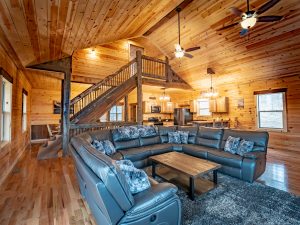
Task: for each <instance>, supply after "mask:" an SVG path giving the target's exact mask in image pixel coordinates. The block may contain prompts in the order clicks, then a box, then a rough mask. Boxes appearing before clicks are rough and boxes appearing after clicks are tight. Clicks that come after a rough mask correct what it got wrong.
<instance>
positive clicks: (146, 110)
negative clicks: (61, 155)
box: [143, 101, 154, 113]
mask: <svg viewBox="0 0 300 225" xmlns="http://www.w3.org/2000/svg"><path fill="white" fill-rule="evenodd" d="M152 105H154V103H153V102H150V101H144V102H143V113H151V106H152Z"/></svg>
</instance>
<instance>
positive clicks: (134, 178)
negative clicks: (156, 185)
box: [116, 160, 151, 194]
mask: <svg viewBox="0 0 300 225" xmlns="http://www.w3.org/2000/svg"><path fill="white" fill-rule="evenodd" d="M116 164H117V165H118V166H119V167H120V169H121V171H122V172H123V174H124V175H125V178H126V181H127V183H128V185H129V188H130V192H131V193H132V194H137V193H139V192H141V191H144V190H146V189H148V188H150V187H151V184H150V182H149V179H148V176H147V174H146V173H145V171H144V170H140V169H137V168H135V167H134V165H133V163H132V162H131V161H130V160H119V161H116Z"/></svg>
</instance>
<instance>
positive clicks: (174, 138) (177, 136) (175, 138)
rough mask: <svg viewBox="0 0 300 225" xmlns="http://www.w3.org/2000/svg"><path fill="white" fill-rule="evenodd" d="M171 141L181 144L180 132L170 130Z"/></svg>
mask: <svg viewBox="0 0 300 225" xmlns="http://www.w3.org/2000/svg"><path fill="white" fill-rule="evenodd" d="M168 138H169V143H172V144H181V139H180V134H179V133H178V132H168Z"/></svg>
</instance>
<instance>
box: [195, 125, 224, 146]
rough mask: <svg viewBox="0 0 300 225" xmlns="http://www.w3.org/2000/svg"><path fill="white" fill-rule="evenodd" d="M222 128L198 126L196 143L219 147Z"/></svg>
mask: <svg viewBox="0 0 300 225" xmlns="http://www.w3.org/2000/svg"><path fill="white" fill-rule="evenodd" d="M222 136H223V129H216V128H208V127H199V130H198V134H197V138H196V144H197V145H203V146H206V147H211V148H216V149H220V147H221V141H222Z"/></svg>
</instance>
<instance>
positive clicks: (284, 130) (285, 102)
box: [254, 88, 288, 132]
mask: <svg viewBox="0 0 300 225" xmlns="http://www.w3.org/2000/svg"><path fill="white" fill-rule="evenodd" d="M286 92H287V89H286V88H281V89H273V90H265V91H256V92H254V97H255V102H256V129H257V130H259V131H270V132H287V131H288V129H287V124H288V123H287V100H286ZM279 93H281V94H282V104H283V109H282V110H268V111H260V110H259V96H260V95H269V94H279ZM261 112H282V123H283V128H272V127H270V128H268V127H260V122H261V119H260V113H261Z"/></svg>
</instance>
